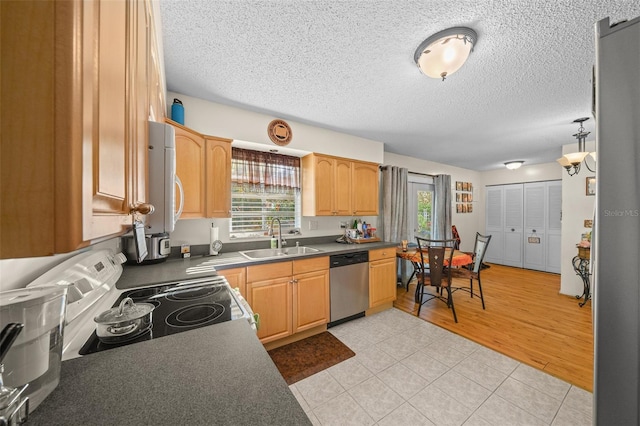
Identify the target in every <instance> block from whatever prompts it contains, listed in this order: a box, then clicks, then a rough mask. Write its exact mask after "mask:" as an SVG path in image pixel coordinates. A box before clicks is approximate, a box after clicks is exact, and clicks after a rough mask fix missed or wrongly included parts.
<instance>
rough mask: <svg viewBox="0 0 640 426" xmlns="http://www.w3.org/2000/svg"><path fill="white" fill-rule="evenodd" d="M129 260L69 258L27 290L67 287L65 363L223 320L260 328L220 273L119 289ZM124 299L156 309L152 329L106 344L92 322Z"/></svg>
mask: <svg viewBox="0 0 640 426" xmlns="http://www.w3.org/2000/svg"><path fill="white" fill-rule="evenodd" d="M125 261H126V258H125V256H124V255H123V254H122V253H117V254H116V253H114V252H113V251H111V250H108V249H102V250H94V251H88V252H84V253H81V254H78V255H76V256H74V257H72V258H70V259H67V260H66V261H64V262H62V263H61V264H60V265H58V266H56V267H54V268H53V269H51V270H49V271H48V272H46V273H45V274H44V275H42V276H41V277H39V278H38V279H36V280H35V281H33V282H32V283H30V284H29V285H28V286H27V287H35V286H44V285H63V286H66V287H67V309H66V316H65V328H64V337H63V348H62V360H63V361H64V360H67V359H72V358H76V357H78V356H83V355H88V354H91V353H95V352H100V351H103V350H109V349H112V348H115V347H119V346H124V345H129V344H134V343H139V342H143V341H146V340H150V339H157V338H166V337H167V336H170V335H171V334H174V333H180V332H184V331H188V330H192V329H195V328H200V327H206V326H213V325H215V324H218V323H221V322H224V321H233V320H238V319H240V320H245V321H248V322H249V324H250V326H251V327H252V328H253V329H254V330H255V329H256V324H255V320H254V316H253V312H252V311H251V307H250V306H249V305H248V303H247V302H246V300H244V298H243V297H242V296H241V295H240V293H239V292H238V291H237V290H234V289H232V288H231V286H230V285H229V283H228V282H227V280H226V279H225V278H224V277H223V276H220V275H215V270H212V269H211V268H209V269H208V270H207V272H206V273H207V276H206V277H201V278H190V279H186V280H179V281H169V282H162V283H157V284H153V285H146V286H144V287H140V288H133V289H128V290H120V289H117V288H116V282H117V281H118V279H119V278H120V276H121V275H122V264H123V263H124V262H125ZM137 267H140V268H144V267H145V266H137ZM125 297H130V298H131V299H133V301H134V303H138V302H141V303H142V302H143V303H151V304H153V305H154V306H155V308H154V310H153V311H152V313H151V316H152V321H151V324H150V325H149V326H148V327H147V328H146V329H145V330H140V331H138V332H136V334H135V335H132V336H129V337H128V336H123V338H122V339H120V340H119V341H118V342H117V343H110V344H106V343H104V342H102V341H100V340H99V339H98V337H97V335H96V332H95V331H96V323H95V322H94V321H93V319H94V318H95V317H96V316H98V315H99V314H100V313H102V312H104V311H106V310H109V309H111V308H112V307H115V306H118V305H119V303H120V301H121V300H122V299H124V298H125Z"/></svg>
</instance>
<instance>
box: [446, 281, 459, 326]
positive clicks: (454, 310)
mask: <svg viewBox="0 0 640 426" xmlns="http://www.w3.org/2000/svg"><path fill="white" fill-rule="evenodd" d="M447 294H448V299H449V300H448V305H449V306H450V307H451V312H453V320H454V321H455V322H456V323H457V322H458V316H457V315H456V308H455V307H454V306H453V295H452V294H451V287H447Z"/></svg>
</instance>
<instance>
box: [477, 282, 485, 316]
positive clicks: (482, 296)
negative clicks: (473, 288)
mask: <svg viewBox="0 0 640 426" xmlns="http://www.w3.org/2000/svg"><path fill="white" fill-rule="evenodd" d="M478 289H480V300H482V309H484V295H483V294H482V282H481V281H480V276H479V275H478Z"/></svg>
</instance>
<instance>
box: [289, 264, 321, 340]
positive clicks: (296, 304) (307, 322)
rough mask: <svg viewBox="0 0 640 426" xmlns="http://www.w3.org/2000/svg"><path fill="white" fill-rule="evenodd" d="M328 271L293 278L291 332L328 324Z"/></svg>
mask: <svg viewBox="0 0 640 426" xmlns="http://www.w3.org/2000/svg"><path fill="white" fill-rule="evenodd" d="M329 303H330V302H329V271H328V270H324V271H318V272H310V273H306V274H300V275H296V276H294V277H293V332H294V333H297V332H299V331H304V330H307V329H309V328H313V327H317V326H319V325H322V324H326V323H327V322H329V316H330V310H329Z"/></svg>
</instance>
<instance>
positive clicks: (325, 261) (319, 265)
mask: <svg viewBox="0 0 640 426" xmlns="http://www.w3.org/2000/svg"><path fill="white" fill-rule="evenodd" d="M323 269H329V257H328V256H324V257H312V258H311V259H300V260H294V261H293V275H298V274H304V273H306V272H314V271H321V270H323Z"/></svg>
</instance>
